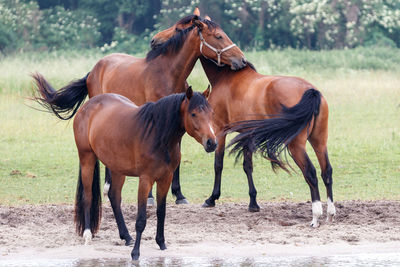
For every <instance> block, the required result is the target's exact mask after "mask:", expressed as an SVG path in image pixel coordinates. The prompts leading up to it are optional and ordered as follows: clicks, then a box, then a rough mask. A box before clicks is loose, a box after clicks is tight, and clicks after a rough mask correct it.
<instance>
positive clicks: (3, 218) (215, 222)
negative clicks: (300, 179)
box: [0, 201, 400, 260]
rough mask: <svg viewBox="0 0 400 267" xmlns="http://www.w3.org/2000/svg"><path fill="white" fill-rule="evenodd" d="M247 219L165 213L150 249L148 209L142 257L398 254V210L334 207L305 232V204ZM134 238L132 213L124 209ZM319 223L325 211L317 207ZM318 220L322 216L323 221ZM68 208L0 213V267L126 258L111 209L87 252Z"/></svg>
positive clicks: (177, 209)
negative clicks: (329, 218) (160, 237)
mask: <svg viewBox="0 0 400 267" xmlns="http://www.w3.org/2000/svg"><path fill="white" fill-rule="evenodd" d="M260 206H261V211H260V212H257V213H250V212H248V211H247V204H235V203H223V204H217V206H216V207H215V208H208V209H205V208H201V207H200V205H199V204H189V205H180V206H177V205H175V204H168V205H167V218H166V224H165V237H166V244H167V247H168V249H167V250H165V251H160V250H159V249H158V246H157V244H156V243H155V241H154V237H155V232H156V214H155V207H151V208H149V209H148V220H147V226H146V229H145V231H144V233H143V239H142V244H141V257H184V256H187V257H196V256H198V257H226V256H247V257H252V256H254V257H257V256H270V255H333V254H349V253H350V254H351V253H366V252H374V253H379V252H395V253H399V252H400V202H396V201H345V202H337V203H336V210H337V217H336V219H335V222H334V223H332V224H328V223H325V218H323V220H322V222H321V225H320V227H319V228H317V229H313V228H310V227H309V226H308V225H309V222H310V221H311V218H312V215H311V203H309V202H308V203H291V202H281V203H260ZM122 208H123V211H124V215H125V220H126V222H127V226H128V229H129V230H130V232H131V235H132V236H133V237H135V231H134V226H135V217H136V206H134V205H123V207H122ZM324 215H326V205H324ZM324 217H325V216H324ZM74 231H75V227H74V224H73V206H69V205H39V206H22V207H5V206H0V260H2V259H3V260H4V259H6V260H10V259H11V260H12V259H21V258H28V259H29V258H36V257H37V258H77V259H82V258H129V257H130V251H131V249H132V247H126V246H124V243H123V241H121V240H120V239H119V235H118V230H117V226H116V223H115V220H114V217H113V214H112V210H111V208H110V203H109V202H105V203H103V216H102V221H101V228H100V230H99V232H98V233H97V235H96V236H95V238H94V239H93V240H92V243H91V244H90V245H87V246H84V245H83V240H82V238H81V237H79V236H77V235H76V234H75V232H74Z"/></svg>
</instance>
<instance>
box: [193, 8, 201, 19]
mask: <svg viewBox="0 0 400 267" xmlns="http://www.w3.org/2000/svg"><path fill="white" fill-rule="evenodd" d="M193 15H196V16H199V17H200V9H199V7H197V6H196V8H195V9H194V11H193Z"/></svg>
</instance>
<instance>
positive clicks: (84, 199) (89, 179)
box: [75, 153, 98, 245]
mask: <svg viewBox="0 0 400 267" xmlns="http://www.w3.org/2000/svg"><path fill="white" fill-rule="evenodd" d="M96 160H97V159H96V156H95V154H94V153H88V154H85V155H82V156H81V157H80V164H81V168H80V177H79V180H78V189H77V196H76V204H75V223H76V226H77V231H78V233H79V234H80V235H82V236H83V239H84V241H85V245H88V244H89V243H90V241H91V240H92V234H93V233H92V231H91V230H92V228H93V227H92V224H93V223H94V222H91V220H90V219H91V207H92V199H93V194H92V193H93V192H92V186H93V177H94V175H96V173H95V168H98V164H97V166H96Z"/></svg>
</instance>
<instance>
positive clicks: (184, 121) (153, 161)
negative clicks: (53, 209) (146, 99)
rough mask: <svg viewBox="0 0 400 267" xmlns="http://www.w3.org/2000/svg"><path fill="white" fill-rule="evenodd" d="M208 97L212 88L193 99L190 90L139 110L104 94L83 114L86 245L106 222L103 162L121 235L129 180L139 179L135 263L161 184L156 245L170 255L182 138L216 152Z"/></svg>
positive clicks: (81, 221)
mask: <svg viewBox="0 0 400 267" xmlns="http://www.w3.org/2000/svg"><path fill="white" fill-rule="evenodd" d="M208 94H209V88H208V89H207V90H206V91H204V93H203V94H200V93H193V91H192V89H191V87H189V88H188V90H187V92H186V94H185V93H181V94H173V95H170V96H167V97H164V98H161V99H160V100H159V101H157V102H155V103H153V102H150V103H147V104H145V105H143V106H140V107H137V106H136V105H135V104H134V103H133V102H132V101H130V100H129V99H127V98H126V97H124V96H121V95H117V94H101V95H98V96H95V97H93V98H91V99H90V100H89V101H88V102H86V103H85V104H84V105H83V106H82V107H81V108H80V109H79V111H78V112H77V114H76V116H75V119H74V124H73V128H74V134H75V142H76V146H77V148H78V154H79V162H80V170H79V179H78V188H77V195H76V204H75V223H76V228H77V232H78V233H79V234H80V235H83V237H84V239H85V243H88V242H89V241H90V240H91V238H92V235H93V234H95V233H96V232H97V230H98V228H99V221H100V217H101V194H100V183H99V180H100V179H99V163H98V160H100V161H101V162H102V163H104V165H105V166H107V167H108V168H109V169H110V171H111V174H112V175H111V177H112V186H111V188H110V192H109V197H110V200H111V204H112V206H113V211H114V215H115V217H116V219H117V223H118V229H119V230H120V233H124V232H127V229H126V225H125V222H124V219H123V216H122V212H121V210H120V203H121V189H122V186H123V184H124V181H125V176H126V175H129V176H139V188H138V212H137V217H136V241H135V246H134V248H133V250H132V253H131V256H132V259H134V260H137V259H138V258H139V254H140V253H139V247H140V240H141V236H142V232H143V230H144V228H145V226H146V206H147V196H148V194H149V191H150V189H151V187H152V186H153V184H154V182H156V183H157V234H156V242H157V244H158V245H159V247H160V249H161V250H163V249H166V246H165V239H164V220H165V208H166V197H167V193H168V189H169V187H170V185H171V181H172V175H173V172H174V171H175V169H176V167H177V166H178V164H179V162H180V158H181V154H180V146H179V143H180V141H181V139H182V136H183V134H184V133H185V132H187V133H188V134H189V135H190V136H192V137H193V138H195V139H196V141H197V142H199V143H200V144H202V145H203V146H204V149H205V150H206V151H207V152H212V151H214V150H215V148H216V146H217V144H216V137H215V135H214V132H213V128H212V126H211V125H212V109H211V107H210V106H209V104H208V102H207V99H206V97H207V96H208Z"/></svg>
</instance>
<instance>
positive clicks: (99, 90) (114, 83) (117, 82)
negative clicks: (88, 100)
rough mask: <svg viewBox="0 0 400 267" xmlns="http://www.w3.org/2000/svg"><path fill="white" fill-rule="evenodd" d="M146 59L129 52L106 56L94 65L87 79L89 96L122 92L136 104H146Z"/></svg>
mask: <svg viewBox="0 0 400 267" xmlns="http://www.w3.org/2000/svg"><path fill="white" fill-rule="evenodd" d="M145 68H146V61H145V60H144V59H143V58H136V57H133V56H130V55H127V54H121V53H115V54H111V55H108V56H105V57H104V58H102V59H101V60H99V61H98V62H97V64H96V65H95V66H94V67H93V69H92V71H91V72H90V74H89V76H88V79H87V87H88V92H89V97H93V96H96V95H99V94H104V93H115V94H120V95H123V96H125V97H127V98H128V99H130V100H131V101H134V102H135V103H136V104H138V105H141V104H144V103H145V102H146V101H145V95H144V91H145V90H144V83H143V81H144V79H142V77H143V73H144V72H145Z"/></svg>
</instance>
